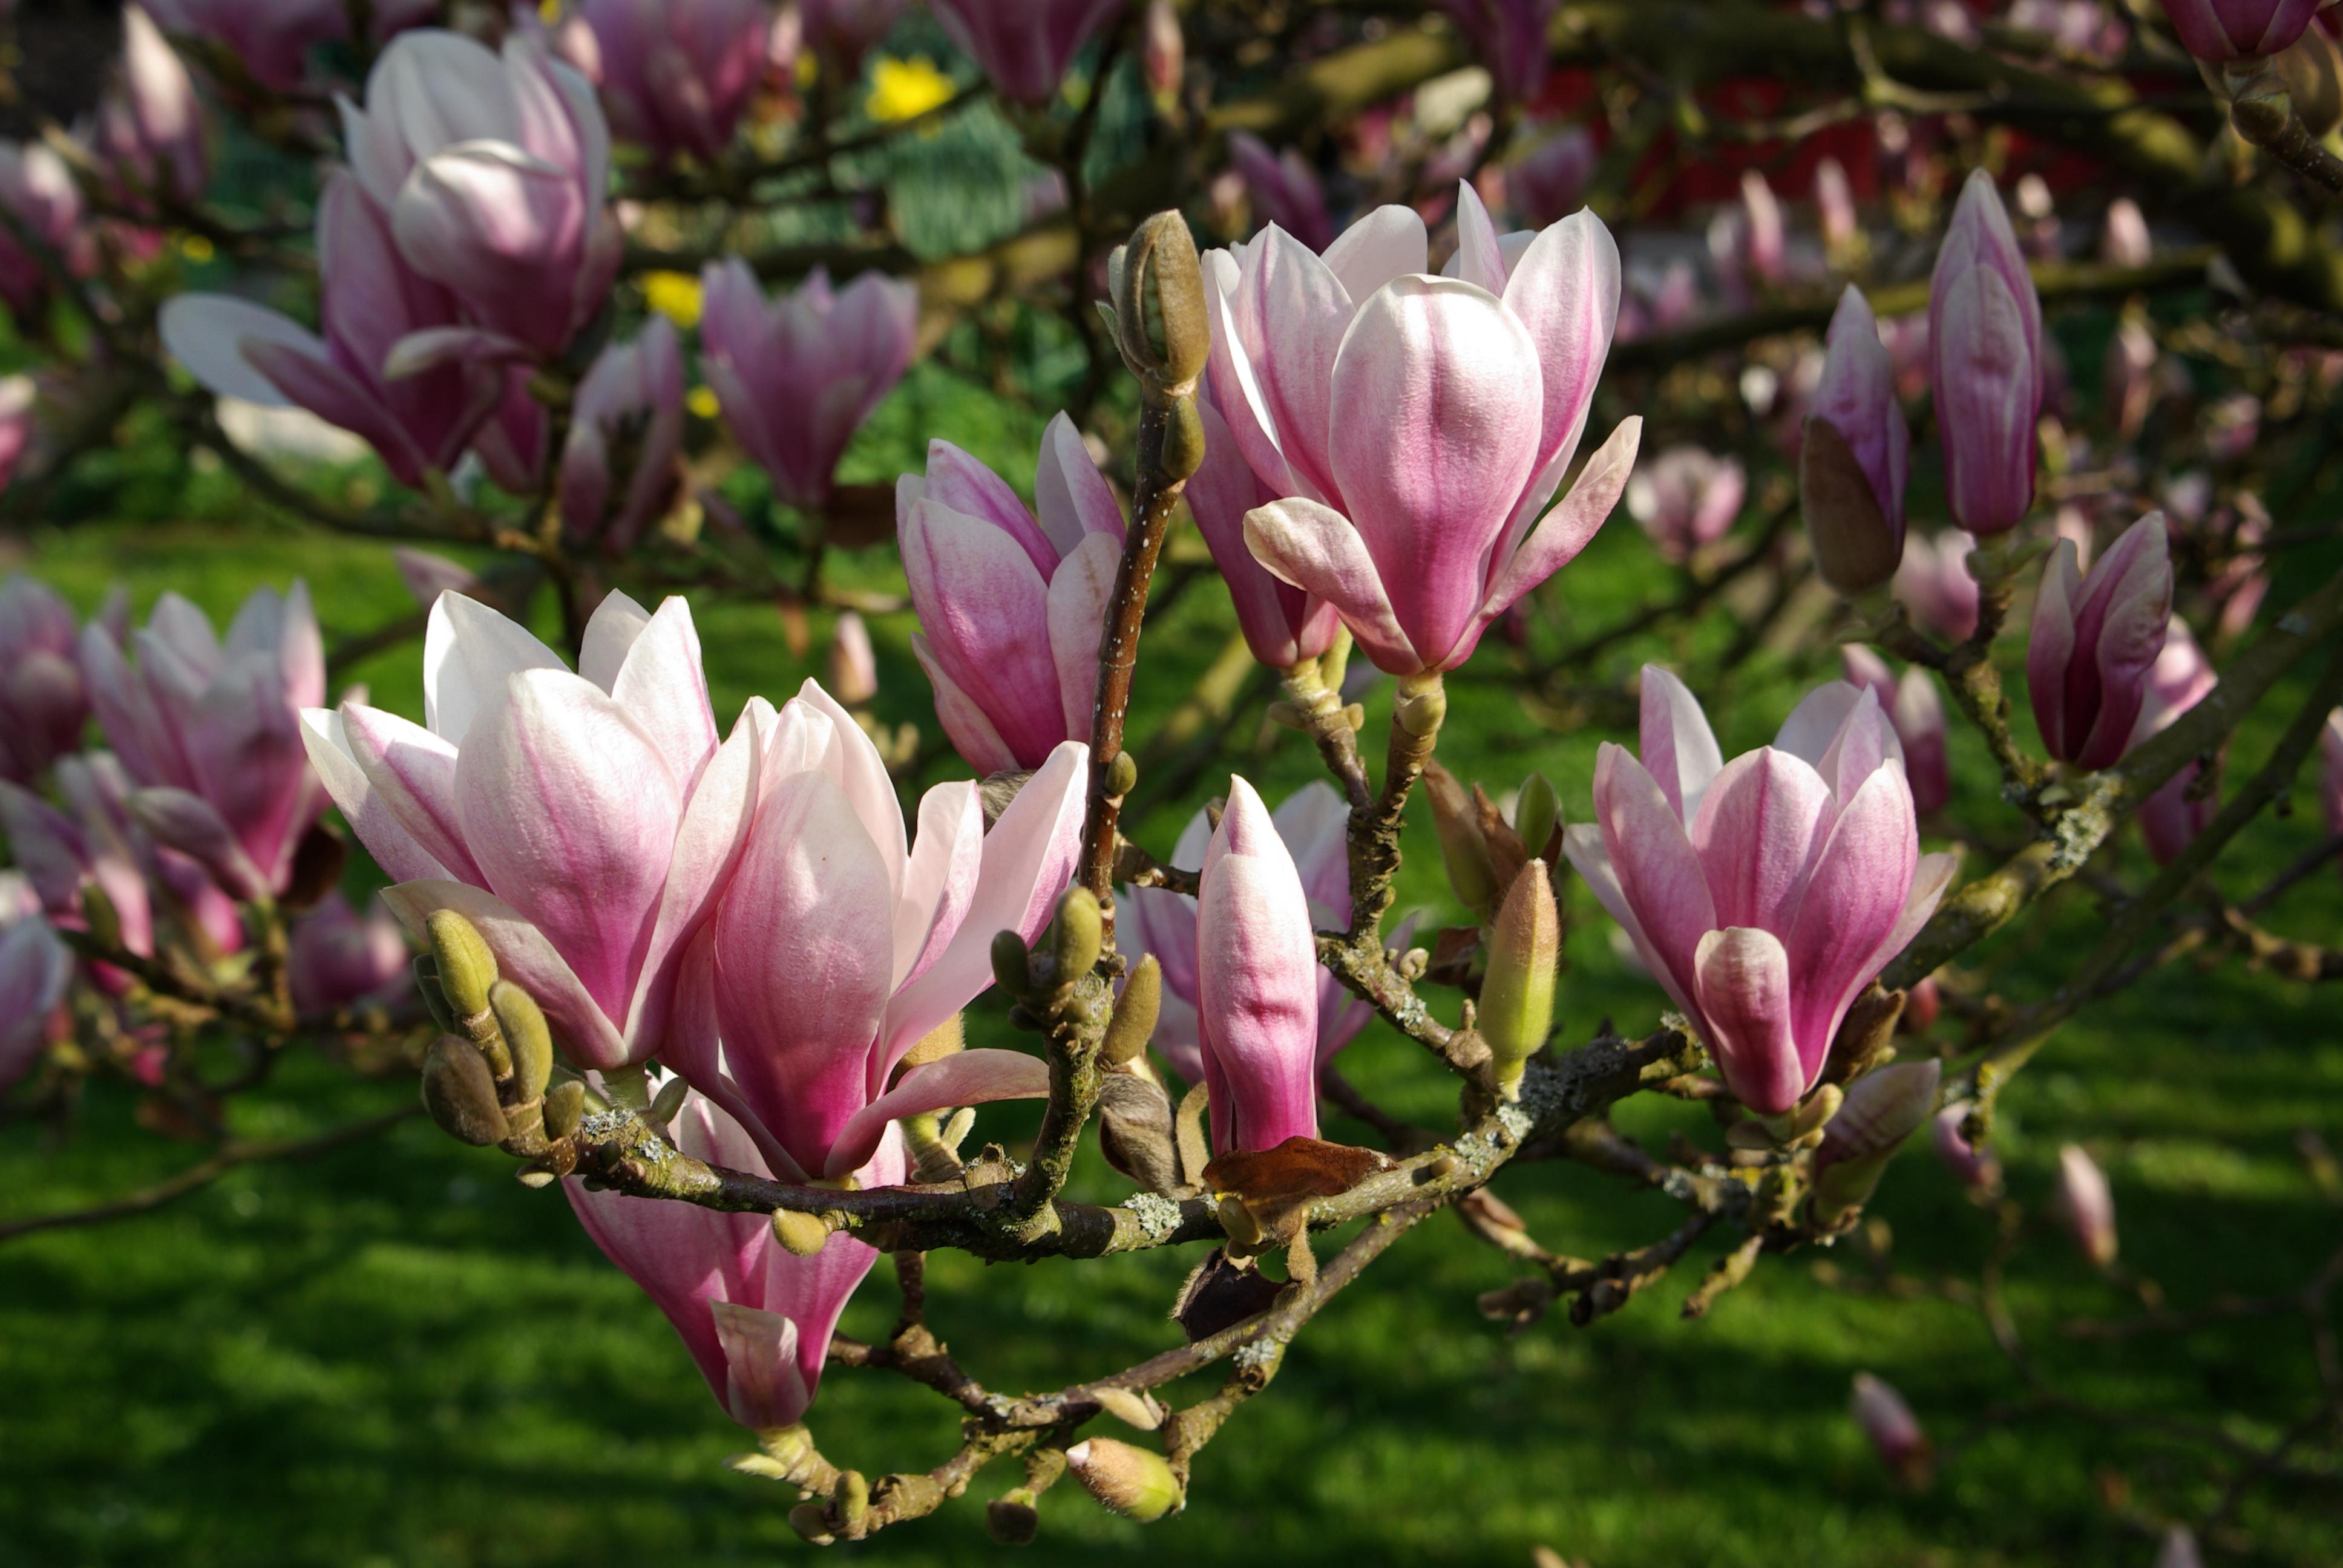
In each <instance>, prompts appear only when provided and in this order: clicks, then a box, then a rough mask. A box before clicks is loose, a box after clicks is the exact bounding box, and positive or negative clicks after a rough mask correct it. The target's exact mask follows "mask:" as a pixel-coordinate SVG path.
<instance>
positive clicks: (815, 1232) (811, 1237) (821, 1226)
mask: <svg viewBox="0 0 2343 1568" xmlns="http://www.w3.org/2000/svg"><path fill="white" fill-rule="evenodd" d="M773 1240H774V1241H779V1243H780V1244H781V1245H782V1247H783V1248H784V1249H786V1250H787V1251H789V1254H790V1255H791V1256H793V1257H799V1258H810V1257H812V1256H813V1255H814V1254H815V1253H817V1252H819V1251H821V1250H822V1248H824V1247H825V1246H828V1245H829V1244H830V1221H827V1220H825V1219H823V1218H822V1217H821V1216H820V1215H819V1214H806V1213H801V1212H799V1211H797V1210H795V1209H776V1210H774V1211H773Z"/></svg>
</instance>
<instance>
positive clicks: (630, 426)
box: [556, 316, 684, 556]
mask: <svg viewBox="0 0 2343 1568" xmlns="http://www.w3.org/2000/svg"><path fill="white" fill-rule="evenodd" d="M683 413H684V407H683V349H682V346H681V344H680V343H679V340H678V339H677V337H676V332H675V323H673V322H672V321H669V319H668V318H667V317H664V316H660V317H652V319H651V322H650V324H649V326H647V327H644V328H643V330H642V332H641V334H640V336H639V337H634V338H632V339H631V340H629V341H628V342H625V343H614V344H612V345H611V346H610V347H608V348H606V349H604V350H603V351H602V356H601V357H600V358H598V359H597V360H595V361H594V367H593V368H592V369H591V370H588V372H587V373H586V379H585V380H583V381H581V382H579V383H578V397H577V400H576V401H575V402H574V403H573V404H572V405H571V407H570V420H569V439H568V444H567V445H566V446H564V447H563V448H562V452H561V471H560V475H559V477H558V480H557V481H556V488H557V493H558V498H559V500H560V505H561V528H562V532H563V533H564V534H566V535H567V536H568V538H570V540H571V541H573V542H575V543H578V544H588V543H591V544H598V545H599V546H600V547H601V548H602V549H603V550H604V551H605V552H606V553H607V554H609V555H613V556H618V555H624V554H625V553H626V552H627V551H628V550H630V549H632V548H634V546H635V542H636V541H637V540H639V539H640V538H642V537H643V532H644V530H645V529H647V528H649V527H650V526H651V525H652V524H653V523H655V522H657V521H659V518H662V517H664V516H666V515H667V511H668V508H669V506H671V505H672V504H673V503H674V500H675V497H676V492H677V490H678V489H679V487H680V486H681V484H682V478H683V475H682V469H681V467H679V462H680V459H681V458H682V457H683Z"/></svg>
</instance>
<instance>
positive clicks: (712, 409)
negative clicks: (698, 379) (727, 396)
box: [683, 387, 718, 419]
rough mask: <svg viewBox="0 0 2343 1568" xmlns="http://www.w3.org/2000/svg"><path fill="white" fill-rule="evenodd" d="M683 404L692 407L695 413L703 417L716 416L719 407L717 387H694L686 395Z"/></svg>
mask: <svg viewBox="0 0 2343 1568" xmlns="http://www.w3.org/2000/svg"><path fill="white" fill-rule="evenodd" d="M683 406H684V407H687V408H689V409H690V410H691V411H692V412H693V413H694V414H697V415H699V417H701V418H703V419H713V418H715V417H716V412H717V407H718V405H717V402H716V391H715V388H713V387H693V388H692V389H691V390H690V391H689V392H688V393H686V394H685V395H684V399H683Z"/></svg>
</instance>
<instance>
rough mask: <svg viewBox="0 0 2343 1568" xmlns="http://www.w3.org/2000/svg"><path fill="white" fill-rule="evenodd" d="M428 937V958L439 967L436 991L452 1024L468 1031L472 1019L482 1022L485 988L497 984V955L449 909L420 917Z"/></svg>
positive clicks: (485, 1010) (485, 1013) (469, 924)
mask: <svg viewBox="0 0 2343 1568" xmlns="http://www.w3.org/2000/svg"><path fill="white" fill-rule="evenodd" d="M423 928H424V930H426V931H427V932H428V933H429V935H430V938H431V956H432V957H433V958H434V959H435V960H437V961H438V965H439V990H440V992H441V993H442V994H443V995H445V996H446V997H447V1007H448V1010H450V1011H452V1012H453V1013H455V1015H456V1021H457V1022H458V1023H459V1024H461V1025H464V1026H465V1031H466V1032H467V1033H468V1032H470V1030H471V1028H472V1027H473V1020H476V1019H478V1020H482V1021H485V1020H487V1017H488V988H489V987H490V986H492V985H494V984H496V983H497V955H496V954H495V953H493V952H491V951H490V950H488V939H487V938H486V937H483V936H482V935H480V931H479V928H478V927H477V926H475V925H474V924H472V922H471V921H469V920H466V919H465V918H464V917H463V916H461V915H459V914H458V913H457V912H456V911H455V910H432V911H431V913H430V914H428V915H427V916H426V917H424V921H423Z"/></svg>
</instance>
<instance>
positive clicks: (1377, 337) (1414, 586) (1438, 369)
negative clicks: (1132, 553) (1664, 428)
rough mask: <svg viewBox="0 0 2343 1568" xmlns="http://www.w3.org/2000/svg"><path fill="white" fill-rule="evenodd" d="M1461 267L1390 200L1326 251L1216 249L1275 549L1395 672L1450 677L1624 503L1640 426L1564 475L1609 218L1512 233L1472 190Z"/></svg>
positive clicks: (1607, 311) (1258, 553) (1234, 379)
mask: <svg viewBox="0 0 2343 1568" xmlns="http://www.w3.org/2000/svg"><path fill="white" fill-rule="evenodd" d="M1457 203H1458V206H1457V227H1458V240H1459V244H1458V248H1457V252H1456V256H1455V257H1454V259H1453V260H1452V261H1451V262H1450V264H1449V273H1450V276H1445V277H1433V276H1427V274H1428V272H1429V270H1430V265H1431V264H1430V254H1429V253H1430V247H1429V241H1428V238H1427V236H1426V235H1425V231H1424V226H1423V219H1422V218H1421V217H1420V216H1417V215H1416V213H1415V212H1414V210H1413V209H1412V208H1409V207H1404V206H1386V207H1380V208H1378V209H1376V210H1375V211H1373V212H1372V213H1369V214H1368V215H1367V216H1364V217H1363V218H1361V219H1360V220H1359V221H1358V222H1356V223H1354V224H1353V225H1352V226H1350V228H1349V229H1347V230H1346V231H1344V233H1343V235H1342V237H1341V238H1340V239H1337V240H1336V241H1335V242H1334V243H1333V244H1332V246H1328V247H1327V250H1326V253H1325V255H1324V256H1318V255H1316V254H1314V253H1312V251H1311V250H1310V249H1309V247H1308V246H1304V245H1302V243H1301V242H1300V241H1299V240H1297V239H1295V238H1294V237H1293V236H1291V235H1289V234H1287V233H1286V232H1285V231H1284V230H1283V229H1282V228H1279V227H1277V226H1274V225H1272V226H1270V227H1269V228H1267V229H1265V230H1263V231H1262V234H1261V235H1260V236H1258V237H1257V238H1255V239H1254V240H1252V242H1251V243H1250V244H1249V245H1246V246H1238V247H1234V248H1232V249H1230V250H1216V251H1212V252H1209V253H1208V254H1207V255H1206V256H1205V257H1204V281H1205V288H1206V292H1207V294H1208V295H1209V296H1210V300H1211V310H1212V359H1211V366H1210V375H1211V378H1212V397H1213V400H1214V402H1215V403H1216V404H1217V405H1218V407H1219V411H1220V413H1221V415H1222V417H1223V418H1224V419H1226V420H1227V422H1228V425H1229V428H1230V431H1231V433H1232V435H1233V437H1234V438H1235V441H1236V444H1237V445H1238V447H1240V448H1242V451H1243V453H1244V455H1245V459H1246V461H1247V462H1249V463H1251V464H1252V469H1253V472H1254V474H1255V475H1256V476H1258V477H1259V478H1260V480H1261V482H1262V485H1263V486H1264V487H1267V488H1268V490H1269V491H1270V492H1271V493H1272V494H1273V495H1275V496H1278V497H1280V498H1281V499H1279V500H1276V501H1272V502H1271V503H1270V504H1269V505H1267V506H1264V507H1262V508H1257V509H1256V510H1254V511H1253V512H1252V513H1250V514H1249V515H1248V516H1247V518H1246V519H1245V537H1246V539H1247V541H1248V542H1249V543H1250V544H1251V546H1252V552H1253V554H1254V556H1255V557H1257V558H1259V559H1260V561H1261V563H1262V565H1263V566H1265V567H1267V568H1269V569H1270V570H1271V571H1272V573H1274V574H1275V575H1276V576H1277V577H1279V578H1282V579H1283V580H1285V581H1287V582H1289V583H1292V585H1293V586H1295V587H1296V588H1302V589H1304V590H1306V591H1307V592H1309V593H1312V594H1315V595H1317V596H1318V597H1319V598H1322V599H1324V600H1325V601H1326V602H1327V603H1329V604H1332V606H1334V607H1335V609H1336V611H1337V612H1338V613H1339V614H1340V615H1341V616H1342V620H1343V622H1344V624H1345V625H1347V626H1349V627H1350V628H1351V632H1352V635H1353V636H1354V637H1355V638H1357V639H1358V644H1359V647H1360V648H1362V649H1363V651H1364V652H1365V653H1366V655H1367V657H1368V658H1371V659H1373V661H1374V663H1375V666H1376V668H1379V669H1383V670H1386V671H1389V672H1390V673H1392V674H1394V675H1410V674H1416V673H1420V672H1423V671H1426V670H1443V669H1453V668H1455V667H1456V666H1457V665H1460V664H1462V663H1463V662H1464V660H1465V659H1467V658H1470V657H1472V653H1473V648H1474V647H1476V646H1477V645H1478V644H1479V642H1480V640H1481V634H1482V632H1483V631H1484V630H1485V629H1487V628H1488V626H1489V623H1490V622H1491V621H1493V620H1494V619H1495V618H1497V617H1498V616H1500V615H1503V613H1504V612H1505V611H1506V610H1507V609H1508V608H1512V606H1513V603H1514V601H1515V600H1517V599H1519V598H1521V597H1522V596H1523V594H1526V593H1528V592H1529V591H1530V590H1531V589H1532V588H1536V587H1537V586H1538V585H1539V584H1540V583H1542V582H1544V580H1545V579H1546V578H1549V577H1551V576H1553V575H1554V573H1555V572H1557V571H1559V570H1560V569H1562V568H1563V567H1564V566H1565V565H1567V564H1568V563H1569V562H1570V561H1571V560H1572V559H1573V558H1574V557H1575V556H1576V555H1577V554H1578V552H1579V551H1580V550H1581V549H1583V548H1585V545H1586V541H1587V540H1588V539H1590V538H1593V537H1594V530H1595V529H1596V528H1599V527H1601V526H1602V523H1603V519H1604V518H1606V517H1608V516H1609V515H1610V512H1611V508H1612V506H1613V505H1614V503H1615V502H1616V501H1617V500H1618V498H1619V493H1620V491H1621V490H1622V489H1624V487H1625V486H1626V483H1627V475H1628V470H1629V469H1631V468H1632V467H1634V459H1635V447H1636V442H1637V440H1638V439H1639V437H1640V435H1641V432H1642V428H1643V421H1642V420H1641V419H1639V418H1632V417H1631V418H1629V419H1626V420H1624V421H1622V422H1621V424H1620V426H1619V427H1618V428H1617V429H1616V430H1614V432H1612V435H1611V438H1610V439H1609V440H1608V441H1606V442H1604V445H1603V447H1602V449H1601V450H1600V451H1598V452H1597V453H1595V455H1594V457H1591V458H1589V459H1588V460H1587V464H1586V467H1585V470H1584V472H1583V473H1582V474H1581V475H1580V476H1579V479H1578V482H1577V483H1576V484H1575V485H1574V486H1573V487H1572V488H1571V490H1570V493H1569V494H1568V495H1566V496H1565V497H1564V498H1563V499H1562V500H1561V502H1560V503H1559V504H1557V505H1556V506H1554V508H1553V509H1552V510H1550V511H1549V510H1548V509H1547V507H1546V503H1547V502H1548V501H1549V500H1551V499H1553V498H1554V492H1555V491H1556V490H1557V489H1559V488H1560V487H1561V485H1562V479H1563V476H1564V474H1565V473H1567V472H1568V471H1569V468H1570V464H1571V459H1572V457H1574V455H1575V454H1576V452H1577V449H1578V438H1579V436H1580V434H1581V432H1582V431H1583V430H1584V427H1585V424H1586V412H1587V407H1588V406H1589V404H1590V403H1591V402H1592V401H1593V398H1594V383H1595V379H1596V377H1599V376H1600V375H1601V374H1602V370H1603V362H1604V357H1606V356H1607V355H1608V354H1609V353H1610V349H1611V332H1612V327H1613V324H1614V317H1616V315H1617V313H1618V306H1619V249H1618V246H1616V245H1615V244H1614V242H1613V240H1612V238H1611V234H1610V231H1609V230H1607V229H1605V228H1604V226H1603V225H1602V223H1601V222H1600V221H1599V220H1598V219H1597V218H1595V216H1594V215H1593V214H1592V213H1585V212H1582V213H1579V214H1578V215H1576V216H1573V217H1570V218H1566V219H1564V221H1563V222H1561V223H1558V224H1555V225H1554V226H1552V227H1550V228H1547V229H1544V230H1543V231H1541V232H1538V233H1535V234H1528V233H1523V234H1513V235H1504V236H1500V235H1499V234H1498V233H1497V230H1496V226H1495V225H1494V224H1493V223H1492V222H1491V221H1490V218H1489V214H1488V211H1487V209H1486V208H1484V207H1483V206H1482V205H1481V198H1480V197H1479V196H1477V195H1475V194H1474V193H1473V188H1472V186H1469V185H1460V186H1459V187H1458V196H1457Z"/></svg>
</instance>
